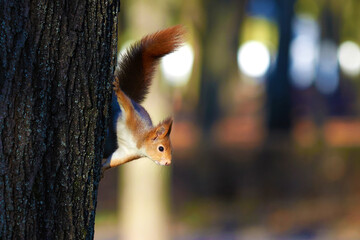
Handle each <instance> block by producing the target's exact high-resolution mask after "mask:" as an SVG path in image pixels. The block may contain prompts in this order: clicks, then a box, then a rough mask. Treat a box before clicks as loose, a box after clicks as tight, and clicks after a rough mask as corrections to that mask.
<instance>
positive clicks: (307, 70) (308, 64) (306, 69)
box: [290, 15, 319, 89]
mask: <svg viewBox="0 0 360 240" xmlns="http://www.w3.org/2000/svg"><path fill="white" fill-rule="evenodd" d="M293 27H294V40H293V41H292V42H291V46H290V59H291V64H290V76H291V80H292V83H293V85H294V86H295V87H297V88H299V89H305V88H308V87H310V86H311V84H312V83H313V81H314V78H315V70H316V63H317V58H318V35H319V28H318V24H317V23H316V22H315V21H314V20H313V19H312V18H310V17H308V16H306V15H300V16H297V18H296V20H295V21H294V24H293Z"/></svg>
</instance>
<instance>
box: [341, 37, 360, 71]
mask: <svg viewBox="0 0 360 240" xmlns="http://www.w3.org/2000/svg"><path fill="white" fill-rule="evenodd" d="M338 59H339V64H340V67H341V70H342V71H343V72H344V73H345V74H347V75H349V76H357V75H359V73H360V48H359V45H358V44H356V43H355V42H352V41H346V42H343V43H342V44H341V45H340V47H339V50H338Z"/></svg>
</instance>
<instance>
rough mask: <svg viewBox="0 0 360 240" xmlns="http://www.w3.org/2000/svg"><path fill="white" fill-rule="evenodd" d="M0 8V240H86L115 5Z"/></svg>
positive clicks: (4, 4) (7, 4)
mask: <svg viewBox="0 0 360 240" xmlns="http://www.w3.org/2000/svg"><path fill="white" fill-rule="evenodd" d="M0 6H1V8H0V23H1V25H0V46H1V48H0V51H1V52H0V59H1V61H0V91H1V95H0V239H92V238H93V233H94V220H95V210H96V200H97V189H98V183H99V180H100V168H101V158H102V154H103V143H104V136H105V129H106V125H107V123H106V117H107V114H108V109H109V103H110V97H111V96H110V95H111V94H110V93H111V81H112V76H113V67H114V65H115V50H116V37H117V36H116V15H117V12H118V11H119V1H118V0H109V1H104V0H97V1H85V0H83V1H60V0H56V1H41V0H37V1H30V0H24V1H4V0H0Z"/></svg>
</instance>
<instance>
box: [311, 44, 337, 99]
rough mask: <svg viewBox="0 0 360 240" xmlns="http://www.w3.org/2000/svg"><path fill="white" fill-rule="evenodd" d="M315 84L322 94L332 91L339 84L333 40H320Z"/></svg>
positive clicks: (335, 49)
mask: <svg viewBox="0 0 360 240" xmlns="http://www.w3.org/2000/svg"><path fill="white" fill-rule="evenodd" d="M315 86H316V88H317V89H318V90H319V92H321V93H323V94H331V93H334V92H335V91H336V89H337V88H338V86H339V68H338V63H337V45H336V44H335V42H334V41H331V40H324V41H322V42H321V45H320V54H319V64H318V74H317V78H316V80H315Z"/></svg>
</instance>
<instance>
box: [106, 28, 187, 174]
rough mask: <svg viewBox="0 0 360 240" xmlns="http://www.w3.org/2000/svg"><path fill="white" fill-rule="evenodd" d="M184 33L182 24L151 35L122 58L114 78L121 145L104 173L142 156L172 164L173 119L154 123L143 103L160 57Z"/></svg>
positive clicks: (179, 39)
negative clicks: (171, 138)
mask: <svg viewBox="0 0 360 240" xmlns="http://www.w3.org/2000/svg"><path fill="white" fill-rule="evenodd" d="M183 35H184V29H183V28H182V27H181V26H174V27H171V28H167V29H165V30H162V31H159V32H156V33H154V34H151V35H147V36H145V37H144V38H142V39H141V40H140V41H138V42H136V43H135V44H134V45H132V46H131V47H130V48H129V49H128V50H127V51H126V53H125V54H123V55H122V56H121V58H120V60H119V61H118V64H117V67H116V69H115V73H114V78H115V81H114V82H113V85H114V92H115V97H116V99H117V102H118V106H120V109H119V111H118V112H119V114H118V116H117V117H116V124H115V126H116V127H115V128H116V139H117V146H116V150H115V151H114V152H113V153H112V154H111V155H110V156H109V157H108V158H107V159H106V161H105V162H104V163H103V165H102V173H103V172H104V171H105V170H107V169H109V168H113V167H116V166H118V165H121V164H124V163H127V162H130V161H133V160H136V159H139V158H142V157H146V158H149V159H151V160H153V161H154V162H155V163H157V164H159V165H164V166H165V165H170V163H171V155H172V148H171V142H170V132H171V127H172V124H173V120H172V118H171V117H169V118H167V119H165V120H164V121H162V122H160V123H159V124H158V125H156V126H153V124H152V121H151V118H150V116H149V114H148V112H147V111H146V110H145V108H143V107H142V106H141V105H140V103H141V102H142V101H143V100H144V99H145V96H146V94H147V93H148V91H149V87H150V85H151V81H152V77H153V74H154V71H155V67H156V65H157V64H158V62H159V60H160V59H161V57H163V56H165V55H166V54H168V53H171V52H173V51H174V50H176V49H177V48H178V47H179V46H181V45H182V43H183V40H182V39H183ZM113 135H115V134H113Z"/></svg>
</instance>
